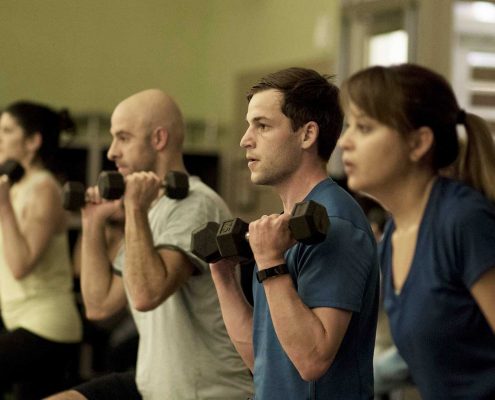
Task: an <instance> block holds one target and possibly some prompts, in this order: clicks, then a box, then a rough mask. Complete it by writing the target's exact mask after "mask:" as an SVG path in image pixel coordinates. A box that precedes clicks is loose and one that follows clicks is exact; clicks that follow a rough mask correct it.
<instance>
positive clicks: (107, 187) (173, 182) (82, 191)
mask: <svg viewBox="0 0 495 400" xmlns="http://www.w3.org/2000/svg"><path fill="white" fill-rule="evenodd" d="M97 186H98V192H99V195H100V197H101V198H102V199H105V200H117V199H120V198H121V197H122V196H123V195H124V192H125V178H124V176H123V175H122V174H120V173H119V172H117V171H103V172H102V173H101V174H100V176H99V177H98V182H97ZM161 187H162V188H163V189H165V195H166V196H167V197H169V198H171V199H183V198H185V197H187V195H188V193H189V179H188V176H187V175H186V174H184V173H182V172H177V171H170V172H168V173H167V176H166V177H165V179H164V180H163V181H162V183H161ZM87 200H88V199H87V195H86V188H85V187H84V185H83V184H82V183H80V182H67V183H66V184H65V185H64V188H63V206H64V208H65V209H66V210H70V211H77V210H79V209H80V208H82V207H84V205H85V204H86V201H87Z"/></svg>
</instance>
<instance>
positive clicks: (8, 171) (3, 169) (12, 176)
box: [0, 159, 24, 185]
mask: <svg viewBox="0 0 495 400" xmlns="http://www.w3.org/2000/svg"><path fill="white" fill-rule="evenodd" d="M1 175H7V176H8V177H9V181H10V184H11V185H12V184H14V183H16V182H19V181H20V180H21V179H22V177H23V176H24V168H23V166H22V165H21V164H20V163H19V162H18V161H16V160H12V159H8V160H6V161H5V162H4V163H2V164H1V165H0V176H1Z"/></svg>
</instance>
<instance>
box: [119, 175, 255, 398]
mask: <svg viewBox="0 0 495 400" xmlns="http://www.w3.org/2000/svg"><path fill="white" fill-rule="evenodd" d="M189 185H190V189H189V195H188V197H186V198H185V199H183V200H172V199H169V198H167V197H165V196H163V197H162V198H160V200H158V201H157V203H156V204H155V205H154V206H153V207H152V208H151V209H150V211H149V213H148V218H149V223H150V227H151V231H152V234H153V241H154V244H155V248H156V249H160V248H173V249H176V250H178V251H181V252H183V253H184V254H186V255H187V256H188V257H189V258H190V259H191V261H192V262H193V264H194V265H195V266H196V269H197V271H196V272H197V273H195V274H193V275H192V276H191V277H190V278H189V279H188V280H187V282H186V283H185V284H184V285H183V286H182V287H181V288H180V289H179V290H178V291H177V292H175V293H174V294H173V295H172V296H170V297H169V298H167V299H166V301H164V302H163V303H162V304H161V305H160V306H158V307H157V308H155V309H154V310H152V311H147V312H139V311H136V310H132V314H133V317H134V320H135V322H136V325H137V328H138V331H139V337H140V339H139V350H138V361H137V373H136V381H137V385H138V388H139V391H140V392H141V394H142V396H143V398H144V399H153V400H155V399H156V400H168V399H170V400H187V399H202V400H203V399H205V400H206V399H229V400H235V399H239V400H241V399H242V400H245V399H246V398H247V397H249V396H251V395H252V393H253V389H252V379H251V375H250V373H249V370H248V369H247V367H246V366H245V364H244V363H243V361H242V360H241V358H240V356H239V355H238V353H237V352H236V350H235V348H234V346H233V344H232V342H231V341H230V338H229V336H228V334H227V331H226V329H225V325H224V322H223V319H222V314H221V311H220V305H219V302H218V297H217V294H216V290H215V286H214V284H213V281H212V278H211V274H210V269H209V266H208V264H206V263H204V262H203V261H201V260H199V259H198V258H197V257H195V256H194V255H193V254H192V253H191V249H190V246H191V232H192V231H193V230H194V229H195V228H197V227H198V226H200V225H202V224H204V223H206V222H208V221H217V222H221V221H223V220H225V219H228V218H230V213H229V210H228V208H227V206H226V205H225V203H224V201H223V200H222V199H221V198H220V197H219V196H218V195H217V194H216V193H215V192H214V191H213V190H211V189H210V188H209V187H208V186H207V185H205V184H204V183H202V182H201V180H200V179H199V178H197V177H190V178H189ZM124 253H125V251H124V250H123V249H122V251H120V252H119V254H118V255H117V257H116V259H115V261H114V267H115V269H116V270H117V271H122V270H123V266H124Z"/></svg>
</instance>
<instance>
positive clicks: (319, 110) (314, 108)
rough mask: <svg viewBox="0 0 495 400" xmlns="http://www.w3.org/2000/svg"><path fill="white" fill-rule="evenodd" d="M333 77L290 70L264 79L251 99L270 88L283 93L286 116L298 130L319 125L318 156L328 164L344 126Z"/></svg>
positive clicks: (295, 69) (312, 72)
mask: <svg viewBox="0 0 495 400" xmlns="http://www.w3.org/2000/svg"><path fill="white" fill-rule="evenodd" d="M332 78H333V76H329V75H321V74H319V73H318V72H316V71H314V70H312V69H307V68H297V67H292V68H287V69H283V70H280V71H277V72H275V73H272V74H269V75H266V76H264V77H263V78H262V79H261V80H260V81H259V82H258V83H257V84H255V85H254V86H253V87H252V88H251V89H250V91H249V92H248V94H247V99H248V101H251V98H252V97H253V96H254V95H255V94H256V93H258V92H262V91H265V90H269V89H275V90H278V91H279V92H281V93H282V95H283V97H284V100H283V104H282V106H281V109H282V113H283V114H284V115H285V116H287V117H288V118H289V119H290V120H291V124H292V129H293V130H294V131H295V130H297V129H299V128H300V127H302V126H303V125H304V124H306V123H308V122H310V121H314V122H316V123H317V124H318V127H319V135H318V155H319V156H320V158H321V159H323V160H324V161H328V160H329V159H330V155H331V154H332V152H333V150H334V149H335V146H336V144H337V140H338V138H339V136H340V133H341V132H342V124H343V113H342V110H341V108H340V104H339V89H338V88H337V86H335V85H334V84H333V83H331V82H330V80H331V79H332Z"/></svg>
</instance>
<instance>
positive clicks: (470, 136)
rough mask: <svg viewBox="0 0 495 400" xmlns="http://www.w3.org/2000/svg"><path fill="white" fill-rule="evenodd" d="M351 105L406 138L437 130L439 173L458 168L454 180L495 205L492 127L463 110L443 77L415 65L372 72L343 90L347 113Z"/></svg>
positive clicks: (362, 74) (366, 71) (436, 165)
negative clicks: (460, 128)
mask: <svg viewBox="0 0 495 400" xmlns="http://www.w3.org/2000/svg"><path fill="white" fill-rule="evenodd" d="M350 103H353V104H354V105H355V106H356V107H358V108H359V109H360V110H361V111H363V112H364V113H365V114H367V115H368V116H369V117H371V118H373V119H375V120H377V121H379V122H381V123H382V124H385V125H387V126H389V127H391V128H393V129H395V130H396V131H398V132H399V133H400V134H402V135H407V134H409V133H410V132H412V131H414V130H415V129H418V128H420V127H429V128H431V130H432V131H433V134H434V138H435V143H434V146H433V149H432V160H433V165H432V167H433V168H434V170H435V171H437V172H439V171H440V170H441V169H442V168H445V167H448V166H451V167H452V166H454V168H451V170H452V171H455V173H454V176H453V177H454V178H459V179H462V180H464V181H465V182H466V183H468V184H470V185H472V186H473V187H475V188H476V189H478V190H480V191H481V192H483V193H484V194H485V195H487V196H488V197H489V198H492V200H495V145H494V142H493V139H492V137H491V134H490V131H489V129H488V126H487V125H486V123H485V122H484V121H483V120H482V119H481V118H480V117H477V116H476V115H474V114H470V113H466V112H464V111H463V110H462V109H461V108H460V107H459V105H458V103H457V100H456V97H455V94H454V91H453V90H452V87H451V85H450V84H449V83H448V81H447V80H446V79H445V78H444V77H443V76H441V75H439V74H437V73H436V72H434V71H432V70H430V69H428V68H425V67H422V66H419V65H415V64H401V65H395V66H391V67H381V66H374V67H370V68H366V69H364V70H361V71H359V72H357V73H356V74H354V75H353V76H351V77H350V78H349V79H348V80H346V81H345V82H344V84H343V86H342V90H341V104H342V107H343V108H344V109H347V108H348V107H349V105H350ZM459 124H462V125H464V126H465V128H466V133H467V143H466V146H465V149H464V151H460V144H459V139H458V132H457V125H459ZM454 164H455V165H454Z"/></svg>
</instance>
